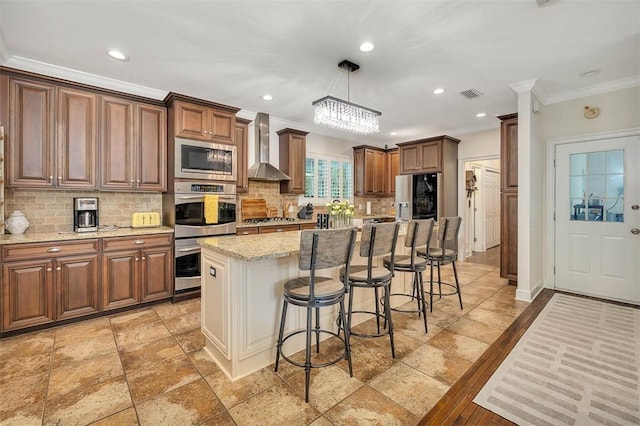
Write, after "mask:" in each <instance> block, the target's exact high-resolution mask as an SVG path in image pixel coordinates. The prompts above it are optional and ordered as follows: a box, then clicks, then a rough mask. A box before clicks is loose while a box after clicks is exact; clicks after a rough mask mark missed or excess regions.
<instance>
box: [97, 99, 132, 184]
mask: <svg viewBox="0 0 640 426" xmlns="http://www.w3.org/2000/svg"><path fill="white" fill-rule="evenodd" d="M133 113H134V105H133V102H131V101H128V100H126V99H121V98H115V97H107V96H103V97H101V99H100V134H101V141H102V142H101V152H102V155H101V162H102V167H101V169H102V174H101V182H100V186H101V188H102V189H133V187H134V176H133V155H134V151H133Z"/></svg>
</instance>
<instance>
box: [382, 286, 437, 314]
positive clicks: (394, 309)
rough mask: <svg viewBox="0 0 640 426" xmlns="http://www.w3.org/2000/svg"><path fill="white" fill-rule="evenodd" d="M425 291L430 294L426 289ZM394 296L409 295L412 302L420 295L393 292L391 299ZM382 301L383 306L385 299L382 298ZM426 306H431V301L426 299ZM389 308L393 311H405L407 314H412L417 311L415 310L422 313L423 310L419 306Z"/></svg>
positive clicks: (390, 295)
mask: <svg viewBox="0 0 640 426" xmlns="http://www.w3.org/2000/svg"><path fill="white" fill-rule="evenodd" d="M425 293H426V294H429V293H428V292H426V291H425ZM393 296H402V297H407V298H409V299H411V300H410V302H412V301H414V300H415V299H417V298H418V296H416V295H413V294H408V293H391V294H389V299H391V298H392V297H393ZM380 303H382V306H384V300H382V299H381V300H380ZM424 306H425V307H427V306H429V303H427V301H426V300H424ZM389 309H391V310H392V311H396V312H403V313H406V314H412V313H415V312H417V313H418V314H422V311H421V310H420V309H419V308H416V309H400V308H389Z"/></svg>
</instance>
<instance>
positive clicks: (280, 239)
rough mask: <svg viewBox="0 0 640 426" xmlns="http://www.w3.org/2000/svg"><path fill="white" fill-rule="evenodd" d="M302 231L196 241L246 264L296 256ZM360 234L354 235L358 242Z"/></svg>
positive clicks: (404, 228) (228, 236)
mask: <svg viewBox="0 0 640 426" xmlns="http://www.w3.org/2000/svg"><path fill="white" fill-rule="evenodd" d="M405 232H406V226H402V225H401V226H400V233H399V235H400V236H403V235H405ZM301 233H302V231H290V232H278V233H272V234H255V235H242V236H235V235H226V236H220V237H208V238H201V239H199V240H198V244H200V245H201V246H202V247H204V248H207V249H210V250H212V251H214V252H216V253H220V254H222V255H225V256H228V257H232V258H234V259H240V260H244V261H248V262H253V261H258V260H262V259H273V258H277V257H287V256H292V255H295V254H298V252H299V251H300V234H301ZM360 235H361V233H360V232H358V234H357V235H356V242H359V241H360Z"/></svg>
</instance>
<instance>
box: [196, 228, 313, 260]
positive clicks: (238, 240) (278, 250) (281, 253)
mask: <svg viewBox="0 0 640 426" xmlns="http://www.w3.org/2000/svg"><path fill="white" fill-rule="evenodd" d="M301 232H302V231H289V232H279V233H273V234H255V235H243V236H234V235H229V236H221V237H208V238H201V239H199V240H198V244H200V245H201V246H202V247H204V248H207V249H210V250H213V251H214V252H217V253H220V254H223V255H225V256H228V257H233V258H235V259H240V260H246V261H250V262H251V261H257V260H262V259H273V258H277V257H286V256H291V255H294V254H297V253H298V252H299V251H300V233H301Z"/></svg>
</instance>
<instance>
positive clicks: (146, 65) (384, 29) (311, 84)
mask: <svg viewBox="0 0 640 426" xmlns="http://www.w3.org/2000/svg"><path fill="white" fill-rule="evenodd" d="M0 35H1V36H2V39H0V48H1V49H2V51H1V52H0V53H1V54H0V63H2V64H4V65H7V66H13V67H17V68H24V69H30V70H36V71H41V72H43V73H47V74H51V75H69V73H70V71H69V70H68V69H70V70H74V71H79V72H81V73H84V74H77V75H76V76H75V77H73V78H74V79H75V80H78V81H84V82H91V81H95V75H97V76H101V77H107V78H109V79H113V80H106V81H105V82H103V83H101V85H104V86H106V87H110V86H114V87H117V83H118V81H123V82H128V83H133V84H135V85H138V86H139V87H133V88H130V91H134V92H139V93H141V94H146V95H149V94H151V96H154V97H157V98H160V99H161V98H162V97H163V96H164V94H165V93H166V92H168V91H173V92H178V93H182V94H185V95H189V96H193V97H198V98H202V99H207V100H211V101H214V102H218V103H222V104H227V105H231V106H235V107H238V108H242V109H243V110H244V111H242V112H241V114H240V115H242V114H245V116H250V114H253V113H255V112H266V113H268V114H270V115H271V116H272V117H277V118H279V119H282V120H283V121H285V122H291V126H292V127H293V126H298V128H301V129H304V130H308V131H311V132H314V133H319V134H325V135H329V136H334V137H339V138H342V139H348V140H352V141H358V142H361V143H369V144H374V145H382V144H384V143H395V142H401V141H407V140H412V139H417V138H421V137H428V136H434V135H440V134H451V135H456V134H461V133H466V132H471V131H478V130H483V129H488V128H493V127H496V126H497V125H498V120H497V119H496V118H495V116H496V115H501V114H507V113H511V112H515V111H516V110H517V103H516V101H517V99H516V95H515V93H514V92H513V90H512V89H510V87H509V85H511V84H514V83H520V82H523V81H526V80H530V79H538V80H537V82H536V86H535V90H536V91H537V92H536V93H537V94H538V95H539V96H540V97H541V98H542V101H543V103H546V102H553V100H554V99H556V100H557V99H562V98H563V97H564V98H566V97H567V96H569V97H570V96H572V94H573V96H574V97H578V96H579V95H580V94H585V93H589V90H596V89H597V88H598V87H605V86H606V87H623V86H624V85H627V86H628V85H634V84H638V82H639V81H640V1H638V0H631V1H622V0H571V1H569V0H551V1H550V2H549V3H547V4H546V5H545V6H542V7H539V6H538V4H537V3H536V1H535V0H494V1H481V0H473V1H470V0H467V1H459V0H446V1H436V0H432V1H390V0H389V1H387V0H385V1H354V0H352V1H328V0H326V1H325V0H315V1H311V0H297V1H244V0H237V1H202V0H201V1H178V0H174V1H160V0H145V1H142V0H131V1H126V2H125V1H106V0H85V1H58V0H42V1H32V0H0ZM366 40H368V41H371V42H373V43H374V44H375V49H374V50H373V51H372V52H368V53H363V52H360V51H359V46H360V44H361V43H362V42H363V41H366ZM111 48H117V49H120V50H122V51H123V52H125V53H126V54H127V55H129V58H130V59H129V60H128V61H126V62H120V61H116V60H114V59H112V58H110V57H108V56H107V55H106V52H107V50H108V49H111ZM343 59H349V60H351V61H352V62H355V63H357V64H359V65H360V67H361V68H360V70H358V71H356V72H354V73H352V74H351V75H350V92H349V93H350V100H351V102H354V103H357V104H361V105H364V106H367V107H369V108H372V109H376V110H379V111H381V112H382V117H381V119H380V127H381V131H380V133H379V134H377V135H373V136H357V135H352V134H349V133H343V132H337V131H331V130H329V129H326V128H323V127H320V126H316V125H314V124H313V108H312V106H311V102H312V101H314V100H316V99H318V98H321V97H323V96H326V95H332V96H336V97H339V98H343V99H346V98H347V96H348V94H347V73H346V72H345V71H342V70H340V69H339V68H338V65H337V64H338V62H340V61H341V60H343ZM50 65H53V66H55V67H56V68H52V67H50ZM60 67H63V68H60ZM590 70H599V73H598V74H597V75H595V76H590V77H581V76H580V74H581V73H583V72H585V71H590ZM72 74H73V73H72ZM616 85H617V86H616ZM436 87H443V88H445V89H446V92H445V93H444V94H443V95H439V96H436V95H434V94H433V93H432V92H433V89H435V88H436ZM148 89H154V90H148ZM467 89H475V90H477V91H479V92H481V93H482V94H483V95H482V96H480V97H477V98H475V99H467V98H466V97H464V96H462V95H461V94H459V92H461V91H464V90H467ZM266 93H269V94H271V95H272V96H273V98H274V99H273V100H272V101H269V102H267V101H264V100H262V99H261V96H262V95H263V94H266ZM478 112H485V113H486V114H487V115H486V117H484V118H477V117H476V113H478ZM391 132H396V133H397V134H396V135H391Z"/></svg>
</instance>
